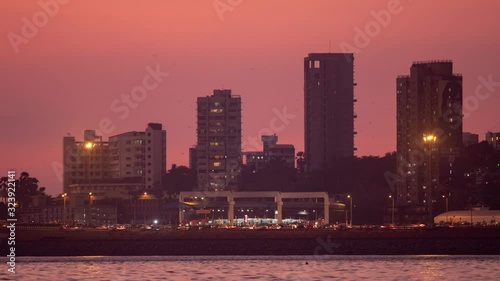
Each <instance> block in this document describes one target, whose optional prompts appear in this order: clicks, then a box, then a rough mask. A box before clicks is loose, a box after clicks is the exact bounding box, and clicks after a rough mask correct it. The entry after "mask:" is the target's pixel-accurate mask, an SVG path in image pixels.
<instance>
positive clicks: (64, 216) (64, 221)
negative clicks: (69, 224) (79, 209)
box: [61, 193, 68, 224]
mask: <svg viewBox="0 0 500 281" xmlns="http://www.w3.org/2000/svg"><path fill="white" fill-rule="evenodd" d="M61 196H62V198H63V224H66V197H67V196H68V194H66V193H64V194H63V195H61Z"/></svg>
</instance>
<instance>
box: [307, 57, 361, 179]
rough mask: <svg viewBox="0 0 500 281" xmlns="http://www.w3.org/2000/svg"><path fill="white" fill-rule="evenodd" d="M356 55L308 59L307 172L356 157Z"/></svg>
mask: <svg viewBox="0 0 500 281" xmlns="http://www.w3.org/2000/svg"><path fill="white" fill-rule="evenodd" d="M355 85H356V84H355V83H354V56H353V54H347V53H345V54H344V53H324V54H309V56H308V57H306V58H304V113H305V114H304V126H305V130H304V138H305V140H304V142H305V159H306V169H307V171H309V172H310V171H313V170H318V169H321V168H323V167H324V166H327V165H330V164H332V163H333V162H334V161H341V160H342V159H346V158H351V157H353V156H354V151H355V150H356V149H355V148H354V134H355V131H354V118H356V114H355V113H354V102H356V100H355V99H354V86H355Z"/></svg>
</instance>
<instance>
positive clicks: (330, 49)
mask: <svg viewBox="0 0 500 281" xmlns="http://www.w3.org/2000/svg"><path fill="white" fill-rule="evenodd" d="M328 52H329V53H331V52H332V40H330V44H329V46H328Z"/></svg>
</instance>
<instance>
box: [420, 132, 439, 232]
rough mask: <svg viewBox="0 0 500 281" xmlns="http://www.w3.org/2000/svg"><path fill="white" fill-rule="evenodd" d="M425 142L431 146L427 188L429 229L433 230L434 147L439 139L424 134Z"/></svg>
mask: <svg viewBox="0 0 500 281" xmlns="http://www.w3.org/2000/svg"><path fill="white" fill-rule="evenodd" d="M423 140H424V143H425V144H427V145H428V146H429V151H430V152H429V165H428V168H427V171H428V172H427V174H428V176H427V178H428V179H427V181H428V185H427V187H428V188H429V191H428V192H427V194H428V202H427V204H428V206H429V207H428V210H429V225H428V227H429V228H432V226H433V225H434V220H433V218H432V150H433V149H432V148H433V147H432V146H433V145H434V144H435V143H436V140H437V137H436V136H435V135H433V134H424V135H423Z"/></svg>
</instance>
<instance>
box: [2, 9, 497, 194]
mask: <svg viewBox="0 0 500 281" xmlns="http://www.w3.org/2000/svg"><path fill="white" fill-rule="evenodd" d="M54 1H55V0H41V1H40V2H41V3H45V2H54ZM65 1H67V0H65ZM394 1H395V0H392V1H388V0H381V1H371V0H370V1H368V0H367V1H340V0H339V1H330V0H324V1H284V0H283V1H267V0H251V1H250V0H243V1H237V0H232V1H229V0H219V1H213V0H206V1H181V0H178V1H123V0H120V1H118V0H115V1H94V0H91V1H75V0H73V1H68V3H67V4H60V5H59V6H58V11H56V12H54V13H53V16H48V17H47V19H48V20H47V22H46V23H44V22H43V20H44V18H43V13H44V12H41V11H43V9H42V8H41V6H40V4H39V2H38V1H2V2H1V4H0V6H1V8H0V31H1V34H2V37H1V38H2V39H1V40H0V61H1V62H0V85H2V88H1V96H0V97H1V99H0V101H1V104H2V110H1V111H0V126H1V128H2V132H3V133H2V134H1V136H0V147H1V160H0V174H1V175H6V174H7V170H8V169H15V170H16V171H17V172H18V173H20V172H22V171H28V172H29V173H30V174H31V175H32V176H35V177H37V178H38V179H39V180H40V181H41V185H42V186H46V187H47V189H48V192H49V193H51V194H58V193H60V191H61V190H62V183H61V182H60V180H59V178H58V172H57V169H54V166H56V167H57V166H58V163H61V162H62V138H63V136H65V135H67V134H68V133H69V134H71V135H73V136H76V137H77V139H81V138H82V135H83V130H85V129H98V128H99V121H100V120H101V119H103V118H109V119H110V120H111V121H112V122H113V124H114V125H115V126H116V128H115V129H114V131H113V132H111V134H110V135H113V134H118V133H121V132H125V131H131V130H144V129H145V126H146V124H147V123H148V122H160V123H163V125H164V126H165V128H166V130H167V165H168V167H170V166H171V164H173V163H176V164H178V165H187V164H188V148H189V147H190V146H191V145H193V144H194V143H195V142H196V132H195V128H196V118H195V117H196V97H198V96H206V95H210V94H211V93H212V90H213V89H218V88H222V87H224V88H226V89H232V90H233V93H234V94H239V95H241V96H242V101H243V140H244V141H246V140H248V139H249V138H250V137H255V138H258V137H259V136H258V132H259V131H260V130H261V129H264V128H269V126H270V121H271V120H272V119H273V118H274V117H275V114H274V113H273V109H278V110H280V111H281V110H282V109H283V108H284V107H286V108H287V112H288V113H289V114H294V115H296V117H295V118H294V119H291V120H290V122H289V124H287V125H286V126H284V128H282V129H281V130H280V131H279V132H277V134H278V135H279V140H280V142H281V143H292V144H295V146H296V150H297V151H301V150H302V149H303V104H302V103H303V58H304V57H305V56H307V54H308V53H313V52H328V51H330V50H331V52H341V51H342V50H341V49H340V47H339V46H340V44H341V43H342V42H345V43H347V44H349V45H353V46H356V44H355V41H354V39H355V36H356V31H355V28H356V27H357V28H360V29H362V30H364V29H365V27H366V26H367V25H369V23H370V22H371V21H373V20H374V17H373V15H372V11H374V12H378V11H381V10H387V6H388V3H389V2H394ZM61 2H64V1H62V0H61ZM214 2H216V3H219V5H224V4H225V3H227V4H226V5H230V3H233V4H236V5H235V6H234V7H231V8H230V9H229V10H227V11H225V12H222V14H221V13H219V14H218V13H217V11H216V9H215V8H214ZM396 2H399V6H398V9H397V11H399V12H398V13H397V14H392V16H391V19H390V20H389V21H388V24H386V26H385V27H384V26H382V27H381V28H380V30H378V31H377V30H375V31H374V32H373V33H372V34H373V36H372V37H371V38H370V42H369V43H368V44H366V46H361V47H360V48H359V52H357V53H355V80H356V82H357V83H358V87H356V89H355V96H356V98H357V99H358V103H356V104H355V112H356V113H357V114H358V119H356V121H355V128H356V131H358V135H357V136H356V139H355V144H356V147H358V151H357V153H356V154H357V155H358V156H363V155H383V154H385V153H386V152H390V151H394V150H395V149H396V148H395V144H396V120H395V115H396V99H395V96H396V90H395V85H396V84H395V79H396V76H397V75H400V74H409V68H410V66H411V64H412V62H413V61H418V60H434V59H451V60H453V62H454V71H455V72H456V73H462V74H463V76H464V98H466V97H467V96H471V97H470V99H469V100H472V99H474V98H473V97H472V96H474V95H475V89H476V87H477V86H478V85H480V84H481V83H480V81H479V80H478V77H480V76H482V77H485V78H486V79H487V78H488V76H490V75H491V77H492V80H493V81H495V82H496V81H499V82H500V67H499V66H500V57H499V55H498V54H499V53H498V51H499V50H500V36H499V35H498V27H499V26H500V18H499V17H498V14H497V13H498V11H499V10H500V2H498V1H494V0H491V1H480V2H473V1H465V0H458V1H456V0H455V1H452V0H449V1H424V0H421V1H410V0H401V1H396ZM220 3H222V4H220ZM33 15H38V16H39V17H38V18H37V20H38V23H40V22H41V23H40V24H39V25H40V27H39V28H38V32H36V33H35V34H28V35H29V36H30V37H32V38H24V39H23V40H24V41H23V42H24V43H20V44H19V45H18V46H17V47H13V46H12V44H11V41H10V39H9V38H12V36H24V35H23V33H22V28H23V25H24V24H25V23H24V21H23V18H24V17H25V18H26V19H27V20H28V21H29V22H31V23H33ZM13 34H15V35H13ZM17 38H19V37H17ZM16 42H17V41H16ZM330 45H331V48H330V47H329V46H330ZM357 46H358V47H359V46H360V45H357ZM16 48H17V49H18V52H17V53H16V52H15V49H16ZM156 65H159V67H160V70H161V71H164V72H168V73H170V75H169V76H168V77H166V78H164V80H163V82H162V83H161V84H159V86H158V87H156V88H155V89H154V90H151V91H149V92H148V93H147V96H146V98H145V99H144V100H143V101H141V102H139V103H138V104H137V107H136V108H134V109H131V110H130V114H129V115H128V116H127V117H126V118H124V119H123V120H122V119H120V118H119V116H120V114H118V113H116V112H113V111H112V110H111V108H110V105H111V104H112V102H113V101H114V100H116V99H120V96H121V95H122V94H130V92H131V90H132V89H133V88H134V87H135V86H138V85H142V80H143V77H144V76H145V75H146V74H147V72H146V70H145V68H146V67H147V66H151V67H152V68H155V67H156ZM492 89H493V90H492V91H491V92H490V96H489V97H488V98H486V99H484V100H479V103H478V104H477V106H476V105H474V104H472V103H471V106H469V107H468V108H472V109H473V110H470V117H469V118H468V119H466V120H465V121H464V131H472V132H474V133H479V134H480V139H483V138H484V133H485V132H486V131H488V130H491V131H500V120H499V119H500V118H499V114H498V108H500V86H494V87H493V88H492ZM484 91H486V92H484ZM487 93H488V91H487V90H486V88H484V89H482V94H483V96H484V95H486V94H487ZM472 105H474V106H476V107H477V109H476V108H474V106H472ZM277 124H278V125H279V124H280V123H277ZM105 136H106V137H107V136H109V134H108V135H105ZM244 148H246V149H247V150H255V149H256V148H253V147H252V146H248V145H247V146H246V147H244Z"/></svg>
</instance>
